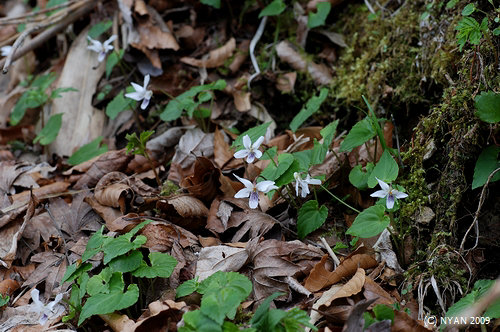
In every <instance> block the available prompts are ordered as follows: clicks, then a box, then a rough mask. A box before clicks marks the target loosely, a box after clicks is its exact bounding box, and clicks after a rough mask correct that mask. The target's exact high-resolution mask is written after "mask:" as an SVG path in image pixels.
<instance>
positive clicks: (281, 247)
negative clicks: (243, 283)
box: [246, 238, 322, 300]
mask: <svg viewBox="0 0 500 332" xmlns="http://www.w3.org/2000/svg"><path fill="white" fill-rule="evenodd" d="M246 250H247V251H248V255H249V259H250V261H251V262H252V264H253V274H252V282H253V286H254V295H255V299H258V300H262V299H264V298H266V297H267V296H269V295H271V294H272V293H274V292H277V291H279V292H284V293H285V294H287V295H284V296H282V297H280V298H281V299H284V298H286V297H287V296H288V294H290V287H289V285H288V283H287V282H286V280H285V278H286V277H292V276H295V275H296V274H297V273H298V272H302V273H304V272H306V270H307V266H306V265H304V264H302V263H303V261H311V260H314V259H318V258H319V257H320V256H321V255H322V252H321V250H319V249H318V248H316V247H313V246H310V245H305V244H304V243H302V242H301V241H298V240H296V241H290V242H283V241H278V240H265V241H262V242H259V239H258V238H256V239H253V240H252V241H250V242H248V245H247V248H246ZM278 299H279V298H278Z"/></svg>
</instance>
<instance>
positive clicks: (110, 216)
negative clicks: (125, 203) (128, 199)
mask: <svg viewBox="0 0 500 332" xmlns="http://www.w3.org/2000/svg"><path fill="white" fill-rule="evenodd" d="M85 203H87V204H88V205H90V206H91V207H92V209H93V210H94V211H95V212H96V213H97V214H98V215H99V216H100V217H101V218H102V219H103V220H104V222H105V223H106V227H108V229H109V230H111V228H110V225H111V224H112V223H113V222H114V220H116V219H117V218H119V217H120V216H122V213H121V212H120V210H118V209H115V208H112V207H109V206H104V205H102V204H100V203H99V202H97V200H96V199H95V197H93V196H89V197H85Z"/></svg>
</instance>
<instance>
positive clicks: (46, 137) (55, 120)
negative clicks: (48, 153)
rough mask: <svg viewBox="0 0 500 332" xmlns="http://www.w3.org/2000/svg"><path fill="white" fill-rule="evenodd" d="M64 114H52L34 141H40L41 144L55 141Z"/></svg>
mask: <svg viewBox="0 0 500 332" xmlns="http://www.w3.org/2000/svg"><path fill="white" fill-rule="evenodd" d="M62 116H63V113H58V114H54V115H52V116H51V117H50V119H49V121H47V124H46V125H45V127H43V129H42V130H41V131H40V133H39V134H38V135H37V136H36V137H35V139H34V140H33V143H38V142H40V144H41V145H47V144H50V143H52V142H54V140H55V139H56V137H57V135H58V134H59V130H60V129H61V126H62Z"/></svg>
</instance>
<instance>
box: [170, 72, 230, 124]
mask: <svg viewBox="0 0 500 332" xmlns="http://www.w3.org/2000/svg"><path fill="white" fill-rule="evenodd" d="M225 87H226V81H225V80H218V81H216V82H212V83H210V84H205V85H199V86H195V87H192V88H191V89H189V90H188V91H186V92H184V93H182V94H180V95H178V96H177V97H176V98H175V99H172V100H171V101H170V102H169V103H168V104H167V106H166V107H165V108H164V109H163V111H162V113H161V114H160V119H162V120H163V121H173V120H177V119H178V118H179V117H180V116H181V115H182V112H183V111H186V113H187V114H188V116H189V117H192V116H193V112H194V111H195V110H196V108H197V107H198V106H199V105H200V104H201V103H203V102H206V101H208V100H210V99H212V98H213V95H212V94H202V95H201V100H198V101H196V100H195V97H196V95H198V94H199V93H201V92H206V91H213V90H224V88H225ZM208 97H209V98H208ZM207 98H208V99H207Z"/></svg>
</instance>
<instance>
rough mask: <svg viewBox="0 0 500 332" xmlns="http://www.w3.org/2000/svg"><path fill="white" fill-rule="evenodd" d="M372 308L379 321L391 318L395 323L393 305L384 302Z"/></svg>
mask: <svg viewBox="0 0 500 332" xmlns="http://www.w3.org/2000/svg"><path fill="white" fill-rule="evenodd" d="M372 310H373V313H374V314H375V317H376V318H377V320H378V321H382V320H386V319H390V320H391V322H392V323H394V310H392V308H391V307H389V306H386V305H384V304H377V305H376V306H374V307H373V309H372Z"/></svg>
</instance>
